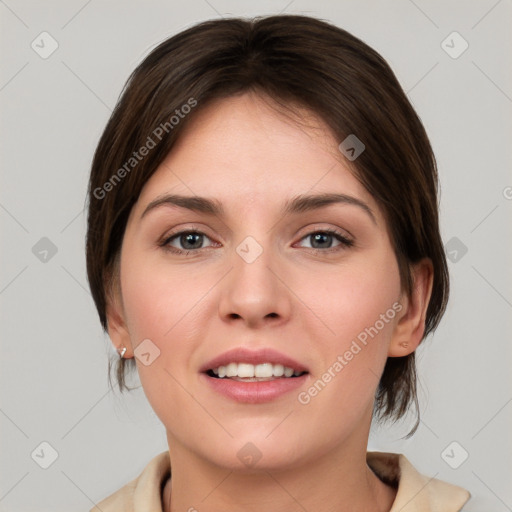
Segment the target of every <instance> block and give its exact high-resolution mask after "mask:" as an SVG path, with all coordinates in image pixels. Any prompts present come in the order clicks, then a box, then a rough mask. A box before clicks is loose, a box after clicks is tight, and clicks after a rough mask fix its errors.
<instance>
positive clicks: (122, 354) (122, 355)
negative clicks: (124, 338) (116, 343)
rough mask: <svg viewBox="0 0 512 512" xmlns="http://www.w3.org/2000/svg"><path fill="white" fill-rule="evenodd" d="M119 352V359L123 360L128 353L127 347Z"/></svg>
mask: <svg viewBox="0 0 512 512" xmlns="http://www.w3.org/2000/svg"><path fill="white" fill-rule="evenodd" d="M117 351H118V352H119V357H120V358H121V359H122V358H123V357H124V355H125V353H126V347H123V350H121V349H119V348H118V349H117Z"/></svg>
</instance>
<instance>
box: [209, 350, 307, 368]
mask: <svg viewBox="0 0 512 512" xmlns="http://www.w3.org/2000/svg"><path fill="white" fill-rule="evenodd" d="M229 363H248V364H253V365H257V364H263V363H272V364H282V365H283V366H286V367H288V368H293V369H294V370H295V371H299V372H307V371H308V369H307V368H306V367H305V366H304V365H303V364H301V363H299V362H298V361H296V360H295V359H293V358H291V357H289V356H287V355H285V354H282V353H281V352H278V351H277V350H274V349H273V348H259V349H257V350H249V349H247V348H245V347H238V348H234V349H231V350H228V351H227V352H224V353H222V354H220V355H218V356H217V357H214V358H213V359H211V360H210V361H208V362H207V363H205V364H203V365H202V366H201V369H200V371H201V372H207V371H208V370H212V369H213V368H218V367H219V366H227V365H228V364H229Z"/></svg>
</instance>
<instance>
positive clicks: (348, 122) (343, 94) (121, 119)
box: [86, 15, 449, 436]
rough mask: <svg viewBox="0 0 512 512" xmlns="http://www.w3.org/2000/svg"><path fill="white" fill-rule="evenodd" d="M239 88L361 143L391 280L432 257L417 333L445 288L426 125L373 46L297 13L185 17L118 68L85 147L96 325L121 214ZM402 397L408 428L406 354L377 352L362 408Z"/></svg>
mask: <svg viewBox="0 0 512 512" xmlns="http://www.w3.org/2000/svg"><path fill="white" fill-rule="evenodd" d="M248 91H256V92H259V93H265V94H266V95H267V96H269V97H271V98H273V99H275V100H276V101H279V102H280V103H282V104H283V105H287V106H288V107H289V109H290V111H292V108H293V107H292V106H293V105H300V106H302V107H305V108H307V109H309V110H310V111H312V112H314V113H315V114H317V115H318V116H319V117H320V118H321V119H322V120H323V121H324V122H325V123H326V124H327V125H328V126H329V128H330V129H331V130H332V132H333V134H334V135H335V137H337V139H338V140H339V141H340V142H341V141H343V140H344V139H345V138H346V137H347V136H348V135H350V134H355V135H356V136H357V138H358V139H360V140H361V141H362V142H363V143H364V145H365V150H364V152H363V153H361V155H360V156H359V157H358V158H357V160H354V161H353V162H350V164H351V169H352V170H353V172H354V174H355V176H356V177H357V178H358V179H359V180H360V182H361V183H362V184H363V185H364V186H365V188H366V189H367V190H368V191H369V193H371V194H372V196H373V197H374V198H375V199H376V201H377V203H378V204H379V205H380V207H381V208H382V210H383V212H384V214H385V217H386V221H387V226H388V230H389V233H390V237H391V241H392V243H393V246H394V249H395V253H396V257H397V261H398V266H399V269H400V278H401V282H402V289H403V290H405V292H406V293H407V294H410V293H411V290H412V285H413V283H412V277H411V271H410V265H411V264H413V263H415V262H418V261H419V260H420V259H422V258H424V257H428V258H430V259H431V260H432V263H433V268H434V282H433V289H432V295H431V299H430V303H429V305H428V310H427V315H426V326H425V327H426V328H425V334H424V337H426V336H427V335H428V334H429V333H430V332H431V331H433V330H434V329H435V328H436V327H437V325H438V323H439V321H440V319H441V317H442V315H443V313H444V310H445V308H446V302H447V299H448V292H449V280H448V269H447V264H446V258H445V254H444V250H443V245H442V240H441V236H440V232H439V221H438V196H437V194H438V190H437V188H438V178H437V167H436V161H435V157H434V154H433V152H432V148H431V146H430V143H429V140H428V137H427V134H426V132H425V129H424V127H423V125H422V123H421V121H420V119H419V117H418V115H417V114H416V112H415V111H414V109H413V107H412V106H411V104H410V103H409V101H408V99H407V97H406V94H405V93H404V91H403V89H402V88H401V86H400V84H399V82H398V80H397V79H396V77H395V75H394V73H393V71H392V70H391V69H390V67H389V65H388V64H387V63H386V61H385V60H384V59H383V58H382V57H381V56H380V55H379V54H378V53H377V52H376V51H375V50H373V49H372V48H370V47H369V46H368V45H366V44H365V43H364V42H362V41H361V40H360V39H358V38H356V37H354V36H353V35H351V34H350V33H348V32H346V31H345V30H343V29H341V28H338V27H336V26H334V25H332V24H330V23H328V22H325V21H322V20H319V19H315V18H311V17H308V16H299V15H277V16H268V17H259V18H254V19H252V20H251V19H249V20H246V19H239V18H232V19H221V20H213V21H206V22H203V23H200V24H197V25H195V26H193V27H191V28H189V29H187V30H184V31H183V32H180V33H179V34H177V35H175V36H173V37H171V38H169V39H167V40H165V41H163V42H162V43H161V44H159V45H158V46H157V47H156V48H155V49H154V50H153V51H151V53H150V54H149V55H148V56H147V57H146V58H145V59H144V60H143V62H142V63H140V64H139V65H138V67H137V68H136V69H135V70H134V71H133V73H132V74H131V76H130V77H129V79H128V81H127V83H126V85H125V88H124V90H123V92H122V95H121V97H120V99H119V101H118V103H117V105H116V107H115V109H114V112H113V113H112V116H111V118H110V120H109V121H108V123H107V126H106V128H105V130H104V132H103V134H102V136H101V139H100V141H99V143H98V147H97V149H96V152H95V154H94V159H93V163H92V169H91V175H90V182H89V190H88V200H89V205H88V208H89V210H88V229H87V247H86V251H87V273H88V279H89V283H90V287H91V292H92V295H93V298H94V301H95V304H96V308H97V310H98V313H99V317H100V321H101V324H102V326H103V328H104V330H105V331H107V318H106V312H105V307H106V301H107V297H108V294H109V293H110V291H111V287H112V286H113V285H115V284H116V282H117V280H118V276H117V270H116V269H117V260H118V257H119V254H120V249H121V243H122V240H123V235H124V231H125V227H126V223H127V219H128V215H129V213H130V211H131V209H132V206H133V205H134V204H135V202H136V201H137V199H138V197H139V194H140V192H141V190H142V188H143V187H144V185H145V183H146V182H147V181H148V180H149V178H150V177H151V175H152V174H153V173H154V172H155V170H156V169H157V167H158V166H159V165H160V163H161V162H162V161H163V159H164V158H165V157H166V156H167V154H168V153H169V151H170V150H171V148H172V147H173V144H174V143H175V142H176V140H177V138H178V137H179V134H180V133H181V132H182V130H183V128H184V127H185V126H186V125H187V123H188V121H189V120H190V119H192V118H193V117H194V116H196V115H197V114H198V112H200V110H201V108H202V107H204V106H205V105H207V104H208V103H209V102H211V101H212V100H214V99H218V98H225V97H229V96H233V95H238V94H242V93H244V92H248ZM186 105H188V107H187V108H185V106H186ZM185 114H186V115H185ZM164 132H165V133H164ZM150 139H151V141H152V142H153V143H154V144H152V142H150ZM144 147H145V148H146V151H143V148H144ZM143 153H144V156H143V157H142V156H141V155H142V154H143ZM135 155H137V156H136V157H135ZM139 157H140V158H139ZM350 164H349V165H350ZM111 363H112V361H109V381H110V370H111ZM127 364H128V365H130V368H132V369H133V368H134V367H135V362H134V360H133V359H129V360H126V359H118V362H117V379H118V384H119V388H120V390H121V392H122V391H123V388H126V389H130V388H128V387H127V386H126V383H125V367H126V365H127ZM411 402H414V404H415V406H416V411H417V421H416V424H415V426H414V428H413V430H412V431H411V432H410V433H409V436H410V435H412V434H413V433H414V432H415V431H416V429H417V427H418V425H419V408H418V399H417V394H416V364H415V354H414V352H413V353H411V354H410V355H408V356H406V357H395V358H388V360H387V362H386V365H385V369H384V372H383V374H382V376H381V379H380V382H379V385H378V388H377V392H376V396H375V407H374V415H376V416H378V418H379V419H385V418H389V419H393V418H394V420H395V421H396V420H398V419H399V418H401V417H402V416H404V414H405V413H406V412H407V410H408V408H409V405H410V403H411Z"/></svg>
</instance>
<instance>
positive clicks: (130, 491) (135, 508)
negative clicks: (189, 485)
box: [90, 451, 471, 512]
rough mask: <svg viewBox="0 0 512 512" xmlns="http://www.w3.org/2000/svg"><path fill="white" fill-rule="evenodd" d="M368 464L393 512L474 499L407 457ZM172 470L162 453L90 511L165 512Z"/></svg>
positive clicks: (446, 510) (369, 456)
mask: <svg viewBox="0 0 512 512" xmlns="http://www.w3.org/2000/svg"><path fill="white" fill-rule="evenodd" d="M366 462H367V464H368V466H369V467H370V468H371V469H372V471H373V472H374V473H375V474H376V475H377V476H378V477H379V478H380V479H381V480H382V481H383V482H384V483H386V484H388V485H392V486H394V487H396V488H397V494H396V497H395V501H394V502H393V506H392V507H391V510H390V511H389V512H458V511H459V510H461V509H462V507H463V506H464V504H465V503H466V502H467V501H468V500H469V499H470V497H471V494H470V493H469V491H467V490H466V489H464V488H462V487H459V486H457V485H453V484H450V483H448V482H445V481H443V480H438V479H437V478H429V477H427V476H425V475H423V474H421V473H419V472H418V471H417V470H416V469H415V468H414V466H413V465H412V464H411V463H410V462H409V461H408V460H407V458H406V457H405V456H404V455H403V454H400V453H385V452H367V453H366ZM170 468H171V466H170V457H169V452H168V451H165V452H163V453H160V454H159V455H157V456H156V457H154V458H153V459H151V461H150V462H149V464H148V465H147V466H146V467H145V468H144V470H143V471H142V473H141V474H140V475H139V476H138V477H137V478H135V479H134V480H132V481H131V482H129V483H128V484H126V485H125V486H124V487H122V488H121V489H119V490H118V491H116V492H115V493H113V494H111V495H110V496H109V497H107V498H105V499H104V500H102V501H100V502H99V503H98V504H97V507H94V508H92V509H90V512H98V511H101V512H163V510H162V489H163V487H164V485H165V482H166V481H167V479H168V478H169V475H170V471H171V469H170Z"/></svg>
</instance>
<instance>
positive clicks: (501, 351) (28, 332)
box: [0, 0, 512, 512]
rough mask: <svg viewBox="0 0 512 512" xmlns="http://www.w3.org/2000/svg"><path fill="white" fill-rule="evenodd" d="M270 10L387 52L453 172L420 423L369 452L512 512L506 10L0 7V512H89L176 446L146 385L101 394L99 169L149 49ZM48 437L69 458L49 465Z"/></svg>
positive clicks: (212, 2)
mask: <svg viewBox="0 0 512 512" xmlns="http://www.w3.org/2000/svg"><path fill="white" fill-rule="evenodd" d="M278 12H286V13H303V14H310V15H314V16H317V17H321V18H324V19H327V20H330V21H332V22H334V23H335V24H337V25H338V26H340V27H342V28H345V29H347V30H348V31H350V32H352V33H353V34H354V35H356V36H358V37H360V38H361V39H363V40H364V41H366V42H367V43H368V44H369V45H371V46H372V47H374V48H375V49H376V50H377V51H379V52H380V53H381V54H382V55H383V56H384V58H386V59H387V61H388V62H389V64H390V65H391V67H392V68H393V70H394V71H395V73H396V74H397V77H398V78H399V80H400V82H401V83H402V85H403V86H404V89H405V90H406V91H407V94H408V97H409V98H410V100H411V102H412V103H413V105H414V107H415V108H416V109H417V111H418V113H419V115H420V117H421V118H422V120H423V122H424V124H425V127H426V129H427V132H428V134H429V136H430V138H431V142H432V145H433V147H434V151H435V153H436V156H437V159H438V164H439V169H440V173H441V183H442V201H441V215H442V233H443V238H444V241H445V243H447V251H448V254H449V257H450V258H451V260H452V261H450V262H449V265H450V271H451V277H452V287H453V288H452V296H451V301H450V305H449V308H448V311H447V313H446V316H445V318H444V319H443V322H442V323H441V326H440V327H439V329H438V330H437V332H436V333H435V335H434V336H431V337H430V338H428V339H427V341H426V342H424V344H423V345H422V347H420V349H419V351H418V356H419V357H418V358H419V375H420V404H421V412H422V423H421V425H420V427H419V430H418V432H417V433H416V434H415V435H414V436H413V437H412V438H411V439H409V440H407V441H404V440H400V437H402V436H403V435H405V433H406V432H407V431H408V429H409V427H410V425H411V421H412V420H411V421H405V422H403V423H400V424H396V425H394V426H393V425H386V426H384V427H383V428H376V427H374V428H373V429H372V434H371V437H370V443H369V448H370V449H374V450H381V451H395V452H402V453H404V454H406V456H407V457H408V458H409V459H410V460H411V462H412V463H413V464H414V465H415V466H416V467H417V469H418V470H420V471H421V472H423V473H424V474H426V475H429V476H435V477H436V478H440V479H443V480H447V481H449V482H452V483H455V484H459V485H462V486H464V487H466V488H467V489H469V490H470V492H471V493H472V495H473V498H472V500H471V501H470V502H469V503H468V505H467V506H466V508H465V509H464V510H467V511H477V510H478V511H484V510H485V511H489V510H492V511H496V512H499V511H505V510H512V487H511V485H510V483H511V475H512V457H511V454H512V442H511V436H510V432H512V403H511V401H512V386H511V381H512V376H511V375H512V372H511V371H510V367H511V343H510V342H511V339H510V332H511V327H512V325H511V324H512V322H511V319H512V315H511V312H512V286H511V281H512V279H511V272H510V262H511V261H512V254H511V252H512V242H511V234H512V233H511V229H510V228H511V222H510V219H511V218H512V217H511V213H512V200H511V199H512V175H511V173H510V165H511V160H512V158H511V153H512V151H511V139H510V136H511V133H512V130H511V125H512V117H511V115H510V114H511V111H512V98H511V97H512V76H511V75H512V73H511V71H512V66H511V62H512V59H511V58H510V55H511V51H510V49H511V39H512V36H511V34H512V31H510V20H511V19H512V5H511V1H510V0H501V1H496V0H481V1H473V2H455V1H451V2H446V1H432V0H415V1H414V2H413V1H412V0H396V1H393V2H392V1H379V2H378V1H370V0H366V1H361V0H358V1H347V0H343V1H336V2H335V1H334V0H331V1H315V2H313V1H312V0H294V1H291V2H290V0H283V1H268V0H267V1H258V2H256V1H239V2H236V1H234V0H208V1H206V0H189V1H187V2H171V1H167V2H164V1H151V2H143V1H134V0H132V1H123V2H121V1H100V0H89V1H84V0H72V1H69V0H68V1H63V0H62V1H52V2H36V1H35V0H34V1H23V0H18V1H16V0H5V1H0V23H1V45H0V49H1V69H0V73H1V75H0V101H1V125H0V130H1V132H0V144H1V171H2V172H1V186H0V225H1V236H2V242H1V247H2V252H1V261H0V269H1V271H0V304H1V323H0V325H1V331H2V337H1V359H0V366H1V368H0V369H1V372H0V428H1V437H0V439H1V440H0V443H1V445H0V446H1V464H0V475H1V481H0V510H1V511H35V510H37V511H50V510H51V511H53V512H55V511H64V510H66V511H70V510H77V511H78V510H89V509H90V508H91V507H93V504H94V503H95V502H97V501H99V500H100V499H102V498H104V497H105V496H107V495H108V494H110V493H112V492H113V491H115V490H117V489H118V488H120V487H121V486H122V485H124V484H125V483H127V482H128V481H129V480H131V479H133V478H135V477H136V476H137V475H138V474H139V473H140V471H141V470H142V469H143V467H144V466H145V465H146V464H147V462H148V461H149V460H150V458H151V457H153V456H154V455H156V454H157V453H159V452H161V451H164V450H166V449H167V444H166V438H165V431H164V428H163V426H162V424H161V423H160V421H159V420H158V418H157V417H156V415H155V414H154V413H153V411H152V409H151V408H150V406H149V405H148V403H147V401H146V399H145V396H144V394H143V392H142V389H138V390H137V391H135V392H132V394H131V395H126V396H124V395H123V396H121V395H119V393H117V394H113V393H112V392H111V391H109V388H108V385H107V356H108V354H109V353H113V352H112V351H113V349H112V348H111V344H110V341H109V340H108V338H106V337H105V336H104V335H103V333H102V331H101V329H100V324H99V321H98V319H97V315H96V311H95V309H94V305H93V301H92V299H91V296H90V293H89V289H88V285H87V280H86V273H85V258H84V236H85V216H84V212H83V208H84V201H85V191H86V184H87V178H88V172H89V166H90V163H91V158H92V154H93V151H94V148H95V144H96V143H97V141H98V138H99V136H100V134H101V131H102V129H103V127H104V125H105V123H106V121H107V119H108V117H109V115H110V112H111V110H112V108H113V106H114V105H115V102H116V99H117V97H118V95H119V93H120V91H121V88H122V86H123V84H124V82H125V80H126V78H127V77H128V74H129V73H130V72H131V71H132V70H133V68H134V67H135V65H136V64H137V63H138V62H139V61H140V60H141V59H142V58H143V57H144V56H145V55H147V53H148V51H149V50H150V49H151V48H153V47H154V46H155V45H156V44H157V43H159V42H160V41H161V40H163V39H164V38H166V37H168V36H170V35H172V34H174V33H176V32H178V31H180V30H182V29H184V28H186V27H189V26H191V25H192V24H195V23H196V22H199V21H201V20H205V19H210V18H216V17H219V16H230V15H243V16H250V15H259V14H270V13H278ZM43 31H46V32H48V33H49V34H51V37H52V38H53V39H54V40H56V41H57V43H58V48H57V50H56V51H55V52H54V53H53V54H52V55H50V56H48V57H47V58H46V59H43V58H42V57H41V56H40V53H37V52H36V51H35V50H34V49H32V47H31V44H32V42H33V41H35V43H34V44H38V45H39V48H38V50H39V52H41V51H42V50H43V48H42V47H43V46H44V50H45V51H48V49H50V48H51V46H50V44H51V41H50V39H48V36H41V37H46V39H44V40H43V42H41V37H40V36H39V35H40V34H41V32H43ZM453 31H457V32H458V33H460V35H461V36H462V37H463V38H464V40H466V41H467V42H468V44H469V48H468V49H467V50H466V51H465V52H464V53H462V54H461V55H459V56H458V57H457V58H453V56H450V55H449V54H448V53H447V52H446V51H445V49H447V48H446V45H449V46H452V48H451V50H450V51H451V52H452V53H453V52H456V53H458V52H459V51H460V50H461V49H462V44H463V42H462V41H461V40H460V39H453V36H452V37H451V38H449V39H448V40H447V42H446V43H444V46H443V45H442V42H443V41H444V40H445V39H446V38H447V36H449V35H450V34H451V33H452V32H453ZM43 237H46V238H48V239H49V240H50V241H51V243H52V244H54V246H55V247H56V249H57V252H56V253H55V254H52V252H51V247H50V244H49V242H48V240H43V241H40V239H41V238H43ZM36 244H39V245H36ZM34 246H35V249H33V248H34ZM49 247H50V252H48V253H44V250H45V249H48V248H49ZM464 248H466V249H467V252H466V253H464V251H465V249H464ZM507 262H508V264H507ZM454 441H455V442H456V443H457V444H454V445H451V446H449V445H450V444H451V443H452V442H454ZM42 442H47V443H49V444H50V445H51V446H52V447H53V449H54V450H56V452H57V453H58V458H57V459H56V460H55V462H54V463H53V464H51V465H50V466H49V467H48V469H43V468H42V467H40V465H41V464H43V465H44V464H45V463H49V462H51V459H50V458H49V457H51V449H50V448H48V447H47V446H46V445H43V446H42V447H41V446H40V445H41V443H42ZM447 447H448V449H447V450H446V448H447ZM41 450H42V451H41ZM34 451H35V453H39V457H37V456H35V455H34V457H32V456H31V454H33V453H34ZM465 452H467V453H468V454H469V457H468V458H467V460H465V461H463V459H464V456H465ZM461 461H463V462H461ZM453 466H458V467H457V468H456V469H455V468H454V467H453Z"/></svg>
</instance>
